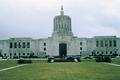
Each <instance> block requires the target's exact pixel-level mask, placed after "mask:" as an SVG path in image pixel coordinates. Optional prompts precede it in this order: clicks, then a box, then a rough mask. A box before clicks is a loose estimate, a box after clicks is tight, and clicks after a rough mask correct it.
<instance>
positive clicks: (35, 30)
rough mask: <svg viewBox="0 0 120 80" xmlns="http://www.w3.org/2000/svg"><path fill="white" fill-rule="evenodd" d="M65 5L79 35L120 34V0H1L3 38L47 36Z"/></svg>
mask: <svg viewBox="0 0 120 80" xmlns="http://www.w3.org/2000/svg"><path fill="white" fill-rule="evenodd" d="M61 5H63V6H64V13H65V15H69V16H70V17H71V19H72V31H73V33H74V35H75V36H78V37H93V36H110V35H111V36H114V35H116V36H118V37H120V0H0V39H9V38H11V37H32V38H35V39H38V38H47V37H50V36H51V35H52V32H53V18H54V16H56V15H59V14H60V6H61Z"/></svg>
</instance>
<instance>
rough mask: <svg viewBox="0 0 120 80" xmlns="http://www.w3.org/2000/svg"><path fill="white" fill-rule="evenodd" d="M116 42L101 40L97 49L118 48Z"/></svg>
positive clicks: (97, 43) (97, 42)
mask: <svg viewBox="0 0 120 80" xmlns="http://www.w3.org/2000/svg"><path fill="white" fill-rule="evenodd" d="M116 46H117V43H116V40H101V41H96V47H116Z"/></svg>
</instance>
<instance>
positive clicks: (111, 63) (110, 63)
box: [104, 63, 120, 66]
mask: <svg viewBox="0 0 120 80" xmlns="http://www.w3.org/2000/svg"><path fill="white" fill-rule="evenodd" d="M104 64H109V65H113V66H120V65H119V64H113V63H104Z"/></svg>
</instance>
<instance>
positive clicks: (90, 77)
mask: <svg viewBox="0 0 120 80" xmlns="http://www.w3.org/2000/svg"><path fill="white" fill-rule="evenodd" d="M114 62H115V61H114ZM5 63H10V64H11V65H17V64H16V62H15V61H13V62H11V61H6V62H5ZM117 63H118V62H117ZM10 64H8V65H7V64H4V65H7V67H8V66H11V65H10ZM0 65H1V63H0ZM2 65H3V62H2ZM0 80H120V67H119V66H112V65H108V64H102V63H96V62H94V61H82V62H80V63H74V62H65V63H62V62H60V63H47V62H45V61H34V62H33V63H32V64H28V65H25V66H22V67H19V68H15V69H11V70H7V71H2V72H0Z"/></svg>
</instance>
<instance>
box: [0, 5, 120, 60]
mask: <svg viewBox="0 0 120 80" xmlns="http://www.w3.org/2000/svg"><path fill="white" fill-rule="evenodd" d="M53 22H54V24H53V27H54V30H53V33H52V35H51V37H48V38H40V39H32V38H25V37H24V38H10V39H8V40H0V56H1V57H3V58H11V59H12V58H20V57H29V56H33V57H36V58H39V57H45V56H61V57H63V56H69V55H78V56H93V55H120V38H118V37H116V36H94V37H92V38H78V37H76V36H74V34H73V32H72V26H71V18H70V16H67V15H65V14H64V10H63V7H61V11H60V15H57V16H55V17H54V19H53Z"/></svg>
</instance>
